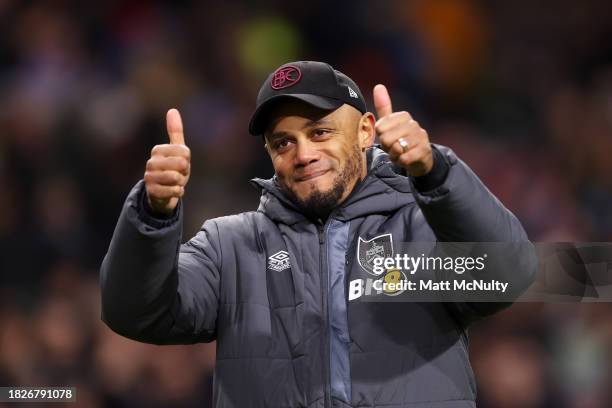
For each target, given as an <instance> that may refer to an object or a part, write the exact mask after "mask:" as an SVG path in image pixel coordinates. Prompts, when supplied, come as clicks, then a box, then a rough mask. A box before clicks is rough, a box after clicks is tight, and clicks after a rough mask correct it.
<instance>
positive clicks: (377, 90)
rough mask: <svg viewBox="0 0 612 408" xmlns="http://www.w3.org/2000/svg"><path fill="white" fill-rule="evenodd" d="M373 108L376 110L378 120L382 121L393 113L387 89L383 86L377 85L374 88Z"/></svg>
mask: <svg viewBox="0 0 612 408" xmlns="http://www.w3.org/2000/svg"><path fill="white" fill-rule="evenodd" d="M374 107H375V108H376V114H377V115H378V119H382V118H384V117H385V116H388V115H390V114H391V113H393V107H392V106H391V97H390V96H389V92H388V91H387V87H385V86H384V85H381V84H378V85H376V86H375V87H374Z"/></svg>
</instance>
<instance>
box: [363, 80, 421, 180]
mask: <svg viewBox="0 0 612 408" xmlns="http://www.w3.org/2000/svg"><path fill="white" fill-rule="evenodd" d="M374 106H375V107H376V113H377V114H378V121H376V125H375V128H376V133H377V134H378V137H379V140H380V144H381V145H382V148H383V150H384V151H386V152H387V153H388V154H389V158H390V159H391V161H393V162H394V163H396V164H398V165H400V166H402V167H404V168H405V169H406V171H407V172H408V174H410V175H411V176H413V177H419V176H424V175H425V174H427V173H429V171H430V170H431V168H432V167H433V155H432V151H431V144H430V143H429V136H428V135H427V132H426V131H425V129H423V128H422V127H421V126H420V125H419V123H418V122H417V121H416V120H414V119H412V116H410V114H409V113H408V112H405V111H402V112H393V107H392V105H391V97H390V96H389V92H388V91H387V88H386V87H385V86H384V85H380V84H379V85H376V86H375V87H374Z"/></svg>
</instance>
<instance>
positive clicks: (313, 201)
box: [281, 145, 363, 219]
mask: <svg viewBox="0 0 612 408" xmlns="http://www.w3.org/2000/svg"><path fill="white" fill-rule="evenodd" d="M362 167H363V157H362V155H361V151H360V150H359V146H357V145H355V147H354V149H353V152H352V154H351V155H350V156H349V158H348V160H347V161H346V164H345V165H344V167H343V168H342V170H341V171H340V174H339V175H338V177H336V179H335V180H334V183H333V185H332V187H331V188H330V189H329V190H327V191H321V190H319V189H317V188H315V189H314V190H313V191H312V192H311V193H310V194H309V195H308V196H307V197H306V198H305V199H300V198H298V197H297V196H296V195H295V193H294V192H293V191H292V190H290V189H289V188H287V187H286V186H281V188H282V190H283V192H284V193H285V194H286V195H287V197H289V199H290V200H291V201H292V202H294V203H295V204H296V205H297V206H298V207H299V208H300V209H301V210H302V211H303V213H304V214H305V215H306V216H308V217H311V218H320V219H326V218H327V216H328V215H329V214H330V213H331V212H332V211H333V209H334V208H336V207H337V206H338V204H339V203H340V198H342V196H343V195H344V193H345V191H346V189H347V188H348V186H349V184H350V183H351V181H353V180H354V179H355V178H357V179H358V178H359V175H360V174H361V169H362Z"/></svg>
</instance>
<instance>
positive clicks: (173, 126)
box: [166, 108, 185, 145]
mask: <svg viewBox="0 0 612 408" xmlns="http://www.w3.org/2000/svg"><path fill="white" fill-rule="evenodd" d="M166 129H167V130H168V137H169V138H170V144H182V145H184V144H185V136H184V135H183V121H182V120H181V114H180V113H179V111H178V110H176V109H174V108H172V109H170V110H169V111H168V113H166Z"/></svg>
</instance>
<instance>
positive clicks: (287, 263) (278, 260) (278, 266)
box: [268, 251, 291, 272]
mask: <svg viewBox="0 0 612 408" xmlns="http://www.w3.org/2000/svg"><path fill="white" fill-rule="evenodd" d="M289 268H291V258H290V257H289V253H288V252H287V251H278V252H277V253H275V254H274V255H270V256H269V257H268V269H272V270H273V271H276V272H280V271H284V270H285V269H289Z"/></svg>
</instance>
